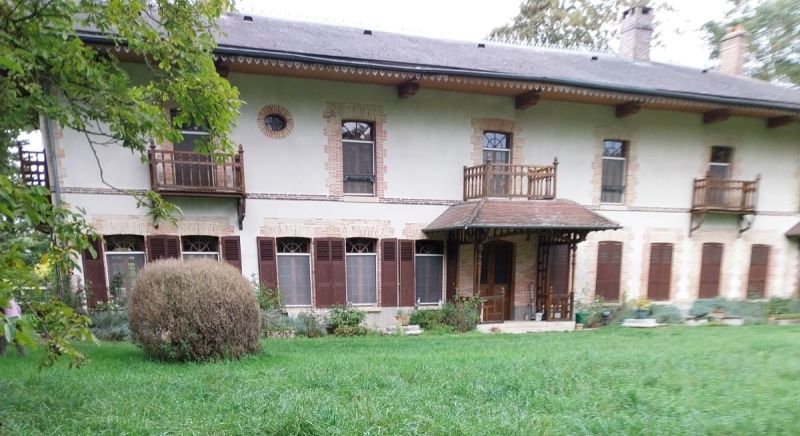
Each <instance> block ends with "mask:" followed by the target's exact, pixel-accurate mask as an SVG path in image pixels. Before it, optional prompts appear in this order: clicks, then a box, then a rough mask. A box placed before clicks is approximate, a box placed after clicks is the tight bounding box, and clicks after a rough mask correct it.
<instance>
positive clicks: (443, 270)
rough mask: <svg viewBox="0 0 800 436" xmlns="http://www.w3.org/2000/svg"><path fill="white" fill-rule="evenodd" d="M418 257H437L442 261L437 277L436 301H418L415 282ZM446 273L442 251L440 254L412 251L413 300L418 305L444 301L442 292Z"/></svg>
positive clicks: (417, 284)
mask: <svg viewBox="0 0 800 436" xmlns="http://www.w3.org/2000/svg"><path fill="white" fill-rule="evenodd" d="M418 257H438V258H439V260H440V261H441V263H442V273H441V274H440V277H439V284H440V290H439V300H438V301H435V302H433V301H420V298H419V283H418V282H417V275H416V272H417V271H418V270H419V268H417V258H418ZM445 275H446V271H445V263H444V253H442V254H421V253H414V300H415V301H416V303H417V305H418V306H438V305H440V304H442V303H443V302H444V293H445V286H444V285H443V282H444V277H445Z"/></svg>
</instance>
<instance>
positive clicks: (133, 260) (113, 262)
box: [105, 235, 145, 301]
mask: <svg viewBox="0 0 800 436" xmlns="http://www.w3.org/2000/svg"><path fill="white" fill-rule="evenodd" d="M105 242H106V264H107V265H108V268H107V271H108V289H109V290H110V291H111V295H112V296H114V298H115V299H117V300H119V301H126V299H127V296H128V292H129V291H130V289H131V288H132V287H133V283H134V282H135V281H136V275H137V274H138V273H139V270H141V269H142V268H143V267H144V262H145V250H144V237H142V236H139V235H109V236H106V237H105Z"/></svg>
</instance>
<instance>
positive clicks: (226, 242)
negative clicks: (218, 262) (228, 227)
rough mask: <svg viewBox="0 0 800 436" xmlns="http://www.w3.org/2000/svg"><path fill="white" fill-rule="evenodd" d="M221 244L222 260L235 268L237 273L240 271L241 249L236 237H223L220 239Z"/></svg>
mask: <svg viewBox="0 0 800 436" xmlns="http://www.w3.org/2000/svg"><path fill="white" fill-rule="evenodd" d="M220 243H221V244H222V250H221V251H222V259H224V260H225V261H226V262H228V263H229V264H231V265H233V266H235V267H236V268H237V269H238V270H239V272H241V271H242V247H241V244H240V243H239V237H238V236H223V237H222V238H220Z"/></svg>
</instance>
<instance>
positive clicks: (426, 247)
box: [415, 239, 444, 254]
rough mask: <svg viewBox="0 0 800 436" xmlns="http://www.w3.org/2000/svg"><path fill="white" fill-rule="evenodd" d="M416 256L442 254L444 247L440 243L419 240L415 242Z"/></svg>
mask: <svg viewBox="0 0 800 436" xmlns="http://www.w3.org/2000/svg"><path fill="white" fill-rule="evenodd" d="M415 245H416V250H417V254H443V253H444V246H443V244H442V241H430V240H427V239H420V240H418V241H417V242H416V244H415Z"/></svg>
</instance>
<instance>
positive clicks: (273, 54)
mask: <svg viewBox="0 0 800 436" xmlns="http://www.w3.org/2000/svg"><path fill="white" fill-rule="evenodd" d="M78 35H79V36H80V38H81V39H82V40H83V41H84V42H87V43H94V44H103V45H114V41H113V40H112V39H110V38H108V37H106V36H103V35H99V34H96V33H85V32H80V31H79V32H78ZM214 53H215V54H219V55H228V56H251V57H257V58H264V59H276V60H286V61H298V62H314V63H320V64H323V65H333V66H344V67H357V68H375V69H384V70H391V71H399V72H406V73H414V74H431V75H457V76H464V77H476V78H484V79H499V80H517V81H530V82H542V83H547V84H552V85H564V86H575V87H579V88H588V89H593V90H598V91H608V92H622V93H628V94H636V95H641V96H646V97H666V98H676V99H681V100H690V101H697V102H704V103H717V104H728V105H738V106H747V107H754V108H761V109H773V110H774V109H777V110H785V111H790V112H795V113H797V114H800V104H790V103H777V102H772V101H768V100H754V99H747V98H738V97H726V96H719V95H699V94H694V93H688V92H680V91H670V90H664V89H644V88H636V87H626V86H619V85H608V84H599V83H594V82H586V81H582V80H572V79H560V78H551V77H541V76H531V75H519V74H510V73H499V72H494V71H484V70H464V69H459V68H450V67H435V66H424V67H423V66H409V65H400V64H391V63H386V62H376V61H365V60H357V59H349V58H333V57H327V56H317V55H307V54H300V53H290V52H282V51H276V50H266V49H253V48H246V47H239V46H229V45H218V46H217V47H216V48H215V49H214Z"/></svg>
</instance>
